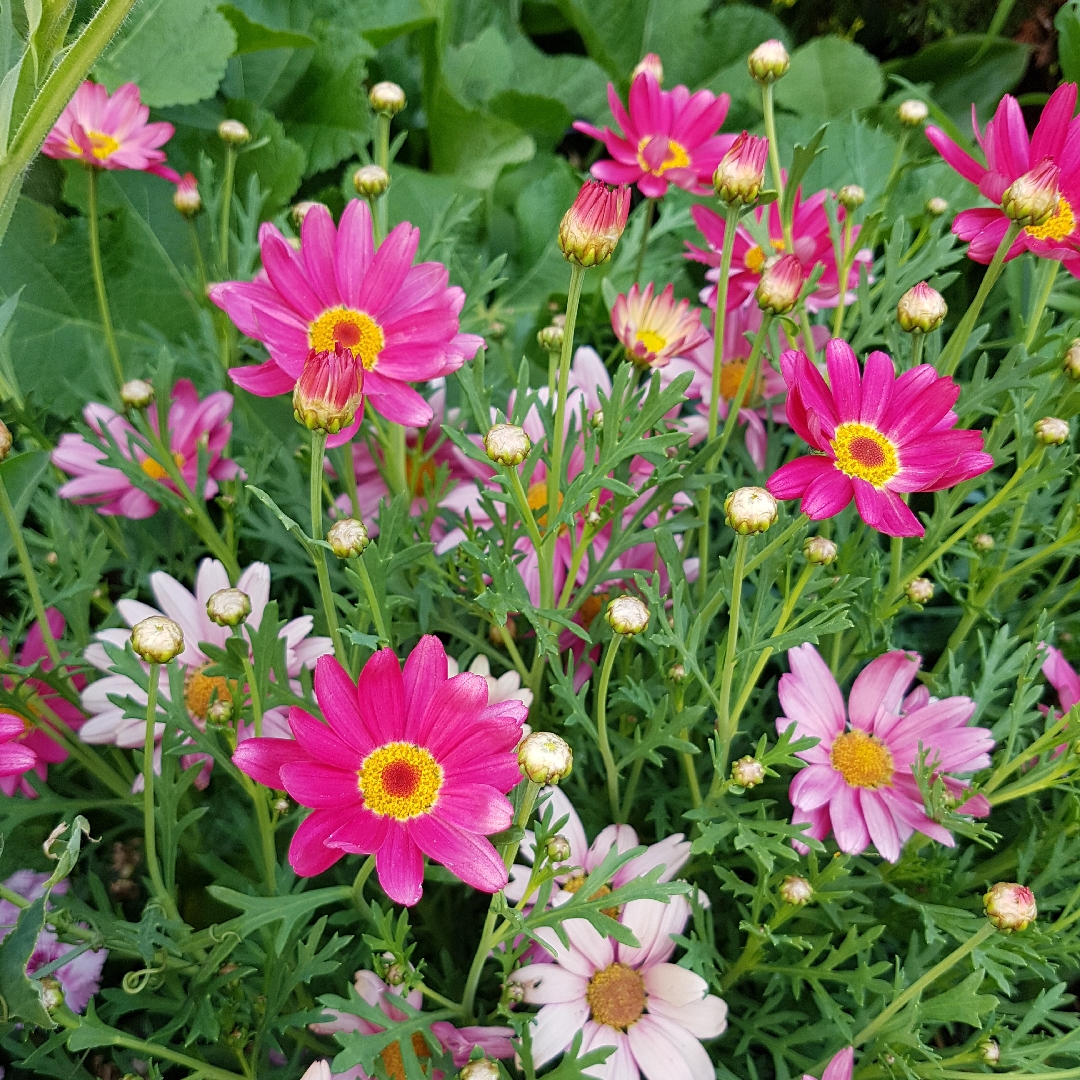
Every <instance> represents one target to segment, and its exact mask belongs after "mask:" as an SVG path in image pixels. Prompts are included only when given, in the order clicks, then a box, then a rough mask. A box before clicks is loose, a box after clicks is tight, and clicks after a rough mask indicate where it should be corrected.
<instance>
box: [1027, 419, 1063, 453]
mask: <svg viewBox="0 0 1080 1080" xmlns="http://www.w3.org/2000/svg"><path fill="white" fill-rule="evenodd" d="M1068 437H1069V424H1068V421H1067V420H1059V419H1058V418H1057V417H1056V416H1044V417H1043V418H1042V419H1041V420H1036V421H1035V438H1036V440H1037V441H1039V442H1041V443H1042V444H1043V446H1060V445H1061V444H1062V443H1063V442H1064V441H1065V440H1066V439H1067V438H1068Z"/></svg>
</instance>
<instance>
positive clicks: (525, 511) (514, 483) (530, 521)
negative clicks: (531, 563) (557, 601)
mask: <svg viewBox="0 0 1080 1080" xmlns="http://www.w3.org/2000/svg"><path fill="white" fill-rule="evenodd" d="M503 468H504V469H505V470H506V473H507V475H509V477H510V490H511V491H512V492H513V495H514V502H515V503H517V511H518V513H519V514H520V515H521V521H522V523H523V524H524V526H525V531H526V532H527V533H528V534H529V540H530V541H531V543H532V545H533V547H534V548H536V552H537V554H538V555H539V554H540V553H541V552H542V551H543V545H544V541H543V538H542V537H541V535H540V527H539V525H537V524H536V516H535V515H534V514H533V512H532V507H531V506H529V496H528V494H527V493H526V491H525V488H524V486H523V485H522V483H521V474H520V473H519V472H518V470H517V468H516V467H514V466H503ZM552 571H553V567H552V565H551V563H549V562H547V561H546V560H545V559H539V560H538V561H537V572H538V574H539V576H540V596H541V598H543V597H547V596H552V597H554V595H555V585H554V582H553V581H552V577H551V575H552ZM540 604H541V606H542V607H545V606H546V607H550V606H551V605H550V604H548V603H546V602H545V601H544V600H543V599H541V601H540Z"/></svg>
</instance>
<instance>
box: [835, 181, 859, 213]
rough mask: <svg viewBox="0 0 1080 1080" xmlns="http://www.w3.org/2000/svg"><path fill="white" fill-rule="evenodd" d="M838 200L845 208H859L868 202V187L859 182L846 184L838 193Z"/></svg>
mask: <svg viewBox="0 0 1080 1080" xmlns="http://www.w3.org/2000/svg"><path fill="white" fill-rule="evenodd" d="M836 201H837V202H838V203H839V204H840V205H841V206H842V207H843V208H844V209H845V210H849V211H850V210H858V209H859V207H860V206H862V204H863V203H864V202H866V189H865V188H861V187H859V185H858V184H845V185H844V186H843V187H842V188H841V189H840V190H839V191H838V192H837V193H836Z"/></svg>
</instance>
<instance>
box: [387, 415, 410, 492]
mask: <svg viewBox="0 0 1080 1080" xmlns="http://www.w3.org/2000/svg"><path fill="white" fill-rule="evenodd" d="M383 451H384V452H385V454H386V478H387V480H389V482H390V491H391V493H392V494H394V495H400V494H401V493H402V492H404V491H408V490H409V465H408V460H409V455H408V448H407V446H406V443H405V428H404V426H403V425H401V424H395V423H394V422H393V421H390V422H388V423H387V425H386V442H385V443H384V444H383Z"/></svg>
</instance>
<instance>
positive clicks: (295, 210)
mask: <svg viewBox="0 0 1080 1080" xmlns="http://www.w3.org/2000/svg"><path fill="white" fill-rule="evenodd" d="M323 205H325V204H324V203H320V202H313V201H312V200H311V199H304V200H303V201H302V202H298V203H296V204H295V205H294V206H293V207H292V208H291V209H290V210H289V217H291V218H292V223H293V228H294V229H299V228H300V227H301V226H302V225H303V224H304V218H306V217H307V216H308V213H309V211H311V210H313V209H314V208H315V207H316V206H323Z"/></svg>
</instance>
